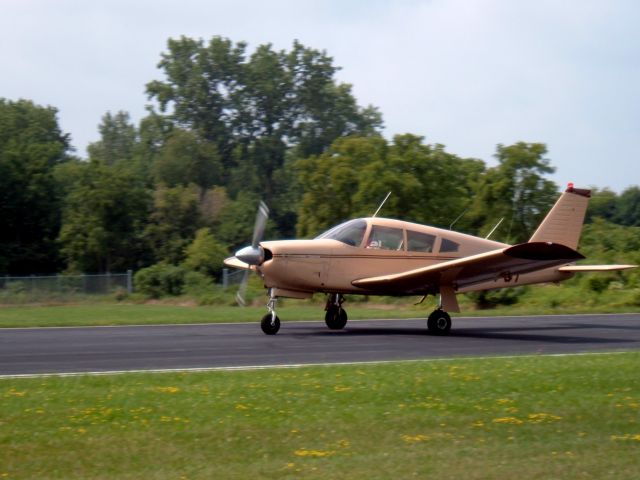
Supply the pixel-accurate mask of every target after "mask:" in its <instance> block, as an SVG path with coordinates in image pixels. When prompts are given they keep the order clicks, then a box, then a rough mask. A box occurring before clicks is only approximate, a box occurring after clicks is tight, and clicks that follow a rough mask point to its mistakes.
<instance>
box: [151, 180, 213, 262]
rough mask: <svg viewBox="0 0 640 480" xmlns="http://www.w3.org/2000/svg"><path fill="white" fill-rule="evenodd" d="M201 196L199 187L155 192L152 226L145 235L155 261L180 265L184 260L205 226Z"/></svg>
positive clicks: (160, 187) (178, 187) (177, 187)
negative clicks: (198, 231)
mask: <svg viewBox="0 0 640 480" xmlns="http://www.w3.org/2000/svg"><path fill="white" fill-rule="evenodd" d="M199 196H200V189H199V188H198V186H197V185H193V184H190V185H187V186H182V185H178V186H175V187H167V186H166V185H162V184H160V185H158V187H157V188H156V190H155V191H154V193H153V209H152V212H151V215H150V217H149V223H148V225H147V226H146V228H145V230H144V234H143V237H144V240H145V241H146V243H147V244H148V245H149V248H150V249H151V251H152V253H153V257H154V259H155V262H160V261H163V262H166V263H170V264H173V265H177V264H179V263H181V262H182V261H183V260H184V257H185V249H186V247H187V245H189V244H190V243H191V242H192V240H193V238H194V236H195V232H196V231H197V230H198V229H199V228H200V227H201V226H202V217H201V215H200V210H199V208H198V205H199V202H198V199H199Z"/></svg>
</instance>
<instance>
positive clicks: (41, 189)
mask: <svg viewBox="0 0 640 480" xmlns="http://www.w3.org/2000/svg"><path fill="white" fill-rule="evenodd" d="M56 116H57V110H56V109H55V108H53V107H41V106H38V105H35V104H34V103H33V102H31V101H28V100H18V101H16V102H12V101H10V100H5V99H3V98H0V221H1V222H2V228H0V273H4V274H30V273H34V272H42V273H44V272H51V271H55V270H56V269H57V268H58V266H59V263H58V249H57V245H56V243H55V239H56V237H57V235H58V230H59V228H60V199H61V196H62V192H61V189H60V188H59V186H58V184H57V183H56V180H55V176H54V171H55V168H56V166H58V165H60V164H62V163H64V162H65V161H67V159H68V157H67V151H68V149H69V137H68V135H66V134H63V133H62V131H61V130H60V127H59V126H58V120H57V118H56Z"/></svg>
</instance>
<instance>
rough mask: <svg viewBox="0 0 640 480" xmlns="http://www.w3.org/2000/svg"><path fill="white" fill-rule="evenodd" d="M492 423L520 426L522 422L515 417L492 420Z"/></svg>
mask: <svg viewBox="0 0 640 480" xmlns="http://www.w3.org/2000/svg"><path fill="white" fill-rule="evenodd" d="M493 423H506V424H510V425H522V424H523V423H524V422H523V421H522V420H520V419H519V418H516V417H502V418H494V419H493Z"/></svg>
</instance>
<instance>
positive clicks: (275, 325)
mask: <svg viewBox="0 0 640 480" xmlns="http://www.w3.org/2000/svg"><path fill="white" fill-rule="evenodd" d="M260 328H262V331H263V332H264V333H266V334H267V335H275V334H276V333H278V330H280V319H279V318H278V317H277V316H276V315H271V314H270V313H267V314H266V315H265V316H264V317H262V320H261V321H260Z"/></svg>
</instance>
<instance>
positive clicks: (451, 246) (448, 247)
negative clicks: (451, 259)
mask: <svg viewBox="0 0 640 480" xmlns="http://www.w3.org/2000/svg"><path fill="white" fill-rule="evenodd" d="M459 249H460V244H459V243H456V242H453V241H451V240H448V239H446V238H443V239H442V244H441V245H440V252H441V253H444V252H457V251H458V250H459Z"/></svg>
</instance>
